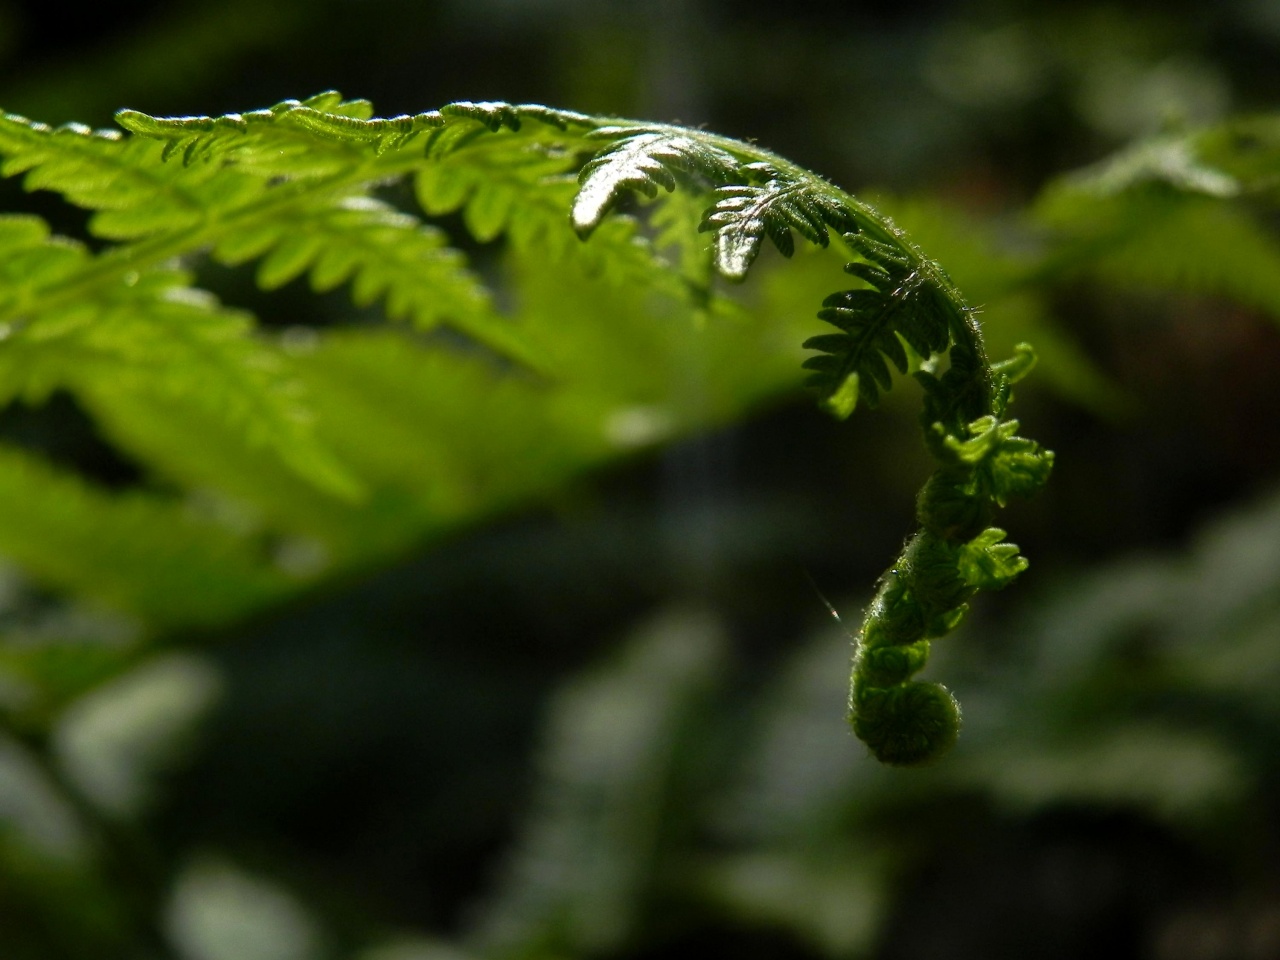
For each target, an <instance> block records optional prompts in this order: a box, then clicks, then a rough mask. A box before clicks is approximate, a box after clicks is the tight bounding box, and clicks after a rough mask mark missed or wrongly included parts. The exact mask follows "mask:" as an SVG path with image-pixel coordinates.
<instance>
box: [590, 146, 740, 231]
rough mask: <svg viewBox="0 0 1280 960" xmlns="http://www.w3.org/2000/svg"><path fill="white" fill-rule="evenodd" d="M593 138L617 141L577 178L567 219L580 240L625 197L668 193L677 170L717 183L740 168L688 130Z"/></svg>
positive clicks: (592, 161) (729, 156)
mask: <svg viewBox="0 0 1280 960" xmlns="http://www.w3.org/2000/svg"><path fill="white" fill-rule="evenodd" d="M595 133H596V136H599V137H619V136H620V137H621V139H619V140H616V141H615V142H613V143H611V144H609V146H607V147H605V148H604V149H603V150H601V151H600V152H599V153H598V154H596V156H595V157H593V158H592V159H591V160H590V161H589V162H588V163H587V164H586V165H585V166H584V167H583V168H582V170H581V171H580V172H579V174H578V179H579V181H580V183H581V185H582V186H581V189H580V190H579V191H578V195H577V197H575V198H574V201H573V210H572V212H571V214H570V216H571V217H572V220H573V228H574V229H575V230H577V231H578V234H579V236H582V237H587V236H590V235H591V232H592V231H593V230H595V228H596V227H597V226H599V225H600V221H601V220H603V219H604V217H605V215H606V214H607V213H608V212H609V211H610V210H612V209H613V208H614V207H615V206H616V205H617V203H618V201H619V200H621V199H622V197H623V196H625V195H626V194H628V193H634V192H636V191H639V192H640V193H643V194H644V195H645V196H647V197H649V198H650V199H652V198H654V197H656V196H657V195H658V188H659V187H663V188H665V189H666V190H668V191H671V190H674V189H675V187H676V172H677V171H679V172H681V173H691V174H697V175H701V176H703V177H705V178H706V179H707V180H708V181H710V182H711V183H713V184H719V183H727V182H728V181H730V180H731V179H732V178H733V177H734V176H735V175H736V174H737V173H738V171H739V169H740V167H741V164H739V162H738V161H737V159H736V158H735V157H733V156H732V155H731V154H729V153H727V152H725V151H724V150H722V149H720V148H719V147H717V146H715V145H713V144H710V143H708V142H706V141H704V140H700V139H697V138H696V137H694V136H691V135H690V131H681V132H679V133H675V132H670V131H662V130H657V131H655V130H647V129H644V128H639V129H635V130H628V129H626V128H616V127H603V128H601V129H599V130H597V131H596V132H595Z"/></svg>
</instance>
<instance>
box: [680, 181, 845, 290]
mask: <svg viewBox="0 0 1280 960" xmlns="http://www.w3.org/2000/svg"><path fill="white" fill-rule="evenodd" d="M746 169H750V167H748V168H746ZM765 169H766V170H768V169H769V168H768V167H767V166H766V167H765ZM769 172H772V171H769ZM715 195H716V197H717V198H718V199H717V201H716V204H715V206H713V207H712V208H711V209H710V210H708V211H707V212H706V215H705V217H704V218H703V221H702V224H701V226H699V228H698V229H700V230H704V231H710V230H714V231H715V234H716V269H717V271H718V272H719V273H720V275H721V276H723V277H726V278H728V279H730V280H741V279H743V278H744V277H746V275H747V270H748V269H749V268H750V266H751V264H752V262H753V261H754V260H755V258H756V256H757V254H759V252H760V244H761V242H762V241H763V240H764V238H765V236H768V237H769V239H770V240H772V241H773V244H774V246H775V247H777V248H778V251H779V252H780V253H781V254H782V255H783V256H784V257H790V256H791V255H792V254H793V253H794V252H795V241H794V240H793V239H792V236H791V231H792V230H793V229H794V230H797V231H799V233H800V234H801V236H803V237H804V238H805V239H806V240H808V241H810V242H811V243H816V244H818V245H819V246H822V247H825V246H826V245H827V243H828V242H829V241H828V236H827V228H828V226H832V227H835V228H836V230H837V231H838V232H840V233H848V232H853V231H856V229H857V225H856V223H855V222H854V220H853V217H852V216H851V215H850V214H849V211H848V210H847V209H846V208H845V206H844V205H843V204H842V203H840V202H839V201H838V200H837V199H836V198H834V197H832V196H830V195H829V192H828V191H824V190H823V189H822V188H821V185H820V184H819V183H818V182H816V181H807V182H805V181H794V180H783V179H778V178H776V177H773V178H771V179H769V180H768V181H767V182H766V183H764V184H762V185H757V184H741V185H730V186H724V187H720V188H718V189H717V190H716V192H715Z"/></svg>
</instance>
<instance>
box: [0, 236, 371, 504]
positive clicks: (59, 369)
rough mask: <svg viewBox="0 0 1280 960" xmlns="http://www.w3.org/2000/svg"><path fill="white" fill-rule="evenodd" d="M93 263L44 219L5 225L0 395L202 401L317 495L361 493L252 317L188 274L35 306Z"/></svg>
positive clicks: (146, 278) (134, 281) (0, 271)
mask: <svg viewBox="0 0 1280 960" xmlns="http://www.w3.org/2000/svg"><path fill="white" fill-rule="evenodd" d="M98 262H99V258H97V257H94V256H92V255H91V254H90V253H89V252H88V251H87V250H85V249H84V248H83V247H82V246H80V245H78V244H75V243H72V242H70V241H67V240H65V239H63V238H56V237H50V236H49V235H48V227H47V226H46V225H45V224H44V222H43V221H41V220H39V218H35V217H6V218H0V280H3V281H6V282H4V283H3V284H2V288H3V292H2V294H0V312H3V313H4V314H6V315H8V316H11V317H13V318H14V319H13V320H11V321H10V322H9V325H8V327H6V328H5V330H6V333H7V339H5V341H4V344H3V347H4V349H3V350H0V398H3V399H6V400H7V399H11V398H13V397H15V396H23V397H25V398H27V399H29V400H33V401H38V400H41V399H43V397H45V396H46V395H47V394H48V393H50V392H51V391H52V390H54V389H56V388H58V387H65V388H67V389H70V390H72V391H73V392H74V391H78V390H81V389H87V388H89V387H90V386H91V385H94V384H102V383H108V384H110V385H111V386H112V388H113V389H120V390H135V391H142V392H144V393H145V394H146V395H148V396H150V397H152V398H154V400H155V401H156V402H163V403H175V402H176V403H189V404H195V405H200V406H203V407H205V408H207V409H208V410H209V411H210V412H212V413H214V414H216V415H217V416H218V417H219V418H221V419H223V420H225V421H226V422H228V423H230V424H234V425H235V427H236V428H237V429H241V430H244V431H245V434H246V436H247V437H248V439H249V440H250V442H252V443H254V444H255V445H258V446H260V447H262V448H265V449H271V450H273V451H275V452H276V453H277V455H278V456H279V457H280V458H281V459H282V460H283V461H284V462H285V463H287V464H289V465H290V467H291V468H292V469H294V470H296V471H298V472H299V473H300V474H302V475H303V476H306V477H307V478H309V479H310V480H312V481H313V482H315V483H317V484H318V485H319V486H321V487H322V488H323V489H325V490H328V491H329V492H331V493H333V494H337V495H340V496H353V495H355V494H356V492H357V490H356V487H355V485H354V481H353V480H352V479H351V478H350V477H349V476H348V475H347V474H346V472H345V471H344V470H343V469H342V468H341V466H339V465H338V464H337V462H336V461H335V460H334V459H333V457H332V455H331V454H329V453H327V452H326V451H325V450H324V449H323V448H322V447H321V445H320V444H319V443H318V442H317V441H316V440H315V438H314V435H313V434H312V431H311V427H310V425H309V423H308V422H307V419H306V417H305V414H304V413H303V410H302V408H301V405H300V403H299V400H298V397H297V386H296V384H293V383H291V382H290V381H289V380H288V379H287V378H286V377H284V376H282V375H281V372H280V370H279V365H278V363H277V362H276V359H275V357H274V356H273V354H272V353H271V352H270V351H269V350H267V349H266V348H265V347H264V346H263V345H262V344H261V343H260V342H258V341H257V340H256V339H255V338H254V337H253V336H252V320H251V318H250V317H249V316H248V315H247V314H243V313H238V312H236V311H231V310H227V309H225V308H223V307H222V306H220V305H219V304H218V303H217V301H216V300H214V299H213V298H212V297H211V296H210V295H208V294H206V293H204V292H202V291H198V290H194V289H193V288H191V287H190V285H189V284H190V281H191V279H192V278H191V275H190V274H187V273H184V272H181V271H159V270H153V271H149V272H147V273H144V274H137V275H132V276H130V277H126V278H125V279H124V282H121V283H119V284H117V285H115V286H113V287H110V288H107V289H105V290H103V291H102V292H101V293H100V295H99V296H98V298H97V299H95V300H92V301H72V302H68V303H63V304H53V305H50V306H47V307H46V308H44V309H40V306H39V292H40V291H41V290H43V289H49V288H51V287H54V286H55V285H57V284H58V283H60V282H65V281H66V280H67V279H68V278H70V277H71V276H73V275H75V274H77V273H80V274H83V273H84V272H88V271H90V270H92V269H93V268H94V267H95V266H96V265H97V263H98Z"/></svg>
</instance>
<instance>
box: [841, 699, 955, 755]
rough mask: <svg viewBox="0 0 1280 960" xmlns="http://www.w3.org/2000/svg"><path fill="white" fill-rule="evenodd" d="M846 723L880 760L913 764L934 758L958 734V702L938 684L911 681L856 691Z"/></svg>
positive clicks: (947, 747) (950, 745)
mask: <svg viewBox="0 0 1280 960" xmlns="http://www.w3.org/2000/svg"><path fill="white" fill-rule="evenodd" d="M849 722H850V724H851V725H852V727H853V732H854V733H855V734H856V735H857V737H858V739H859V740H861V741H862V742H863V743H865V744H866V745H867V746H868V747H869V748H870V749H871V752H872V753H873V754H874V755H875V757H876V759H877V760H879V761H880V762H881V763H888V764H893V765H894V766H914V765H917V764H922V763H928V762H930V761H932V760H936V759H938V758H939V757H941V756H942V755H943V754H944V753H946V752H947V751H948V750H950V749H951V748H952V747H953V746H954V745H955V742H956V739H957V738H958V737H959V735H960V704H959V703H957V702H956V698H955V697H953V696H952V695H951V692H950V691H949V690H947V688H946V687H944V686H942V685H941V684H939V683H924V682H921V681H915V680H913V681H911V682H909V683H903V684H899V685H897V686H893V687H871V688H864V689H862V690H859V691H857V692H856V694H855V699H854V702H853V703H851V704H850V715H849Z"/></svg>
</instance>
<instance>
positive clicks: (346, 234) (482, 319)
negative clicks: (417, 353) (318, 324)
mask: <svg viewBox="0 0 1280 960" xmlns="http://www.w3.org/2000/svg"><path fill="white" fill-rule="evenodd" d="M212 256H213V258H214V259H215V260H217V261H219V262H221V263H224V264H227V265H228V266H234V265H236V264H239V263H243V262H245V261H247V260H251V259H254V258H257V257H261V262H260V263H259V265H258V271H257V280H258V285H259V286H260V287H262V288H263V289H264V290H273V289H276V288H277V287H280V286H283V285H284V284H286V283H288V282H289V281H290V280H293V279H294V278H296V277H297V276H299V275H301V274H303V273H309V274H310V281H311V287H312V289H314V290H316V291H321V292H323V291H327V290H332V289H334V288H336V287H338V286H340V285H342V284H345V283H350V284H351V298H352V300H353V301H354V302H355V304H356V305H357V306H359V307H367V306H370V305H371V304H373V303H375V302H376V301H378V300H379V299H380V298H385V301H386V314H387V316H388V317H389V318H391V319H393V320H399V319H406V318H407V319H410V320H412V321H413V323H414V324H415V325H416V326H418V327H419V328H420V329H424V330H425V329H430V328H431V327H434V326H436V325H437V324H438V323H440V322H441V321H444V320H448V321H450V322H451V323H452V324H453V325H454V326H456V327H458V328H459V329H461V330H463V331H465V332H468V333H476V328H477V327H478V326H480V325H481V324H486V325H494V324H497V323H500V322H501V321H500V320H498V318H497V317H496V315H495V314H494V312H493V307H492V303H491V298H490V296H489V293H488V291H487V290H486V289H485V287H484V286H483V284H481V282H480V280H479V279H478V278H477V277H476V276H475V275H473V274H472V273H471V272H470V271H469V270H467V269H466V264H465V258H464V257H463V255H462V253H461V252H460V251H458V250H456V249H453V248H452V247H449V246H448V238H447V237H446V236H445V234H444V232H443V231H442V230H439V229H437V228H435V227H431V226H427V225H425V224H423V223H422V222H421V221H419V220H418V219H417V218H415V217H411V216H409V215H408V214H404V213H400V212H399V211H397V210H395V209H393V208H392V207H390V206H388V205H387V204H385V203H381V202H379V201H377V200H373V199H371V198H368V197H360V196H356V197H344V198H342V199H339V200H337V201H336V202H334V203H331V204H328V205H323V206H316V207H306V208H300V209H295V210H290V211H286V212H285V213H284V214H283V215H282V216H280V217H278V218H275V219H273V220H272V221H271V222H268V223H264V224H262V225H260V226H258V227H256V228H255V229H254V230H253V231H251V232H250V231H246V232H243V233H233V234H229V235H227V236H226V237H224V238H223V239H222V240H220V241H219V242H218V243H217V244H216V245H215V246H214V248H213V251H212ZM486 329H487V327H486ZM484 336H485V334H484V333H481V334H480V339H484Z"/></svg>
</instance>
